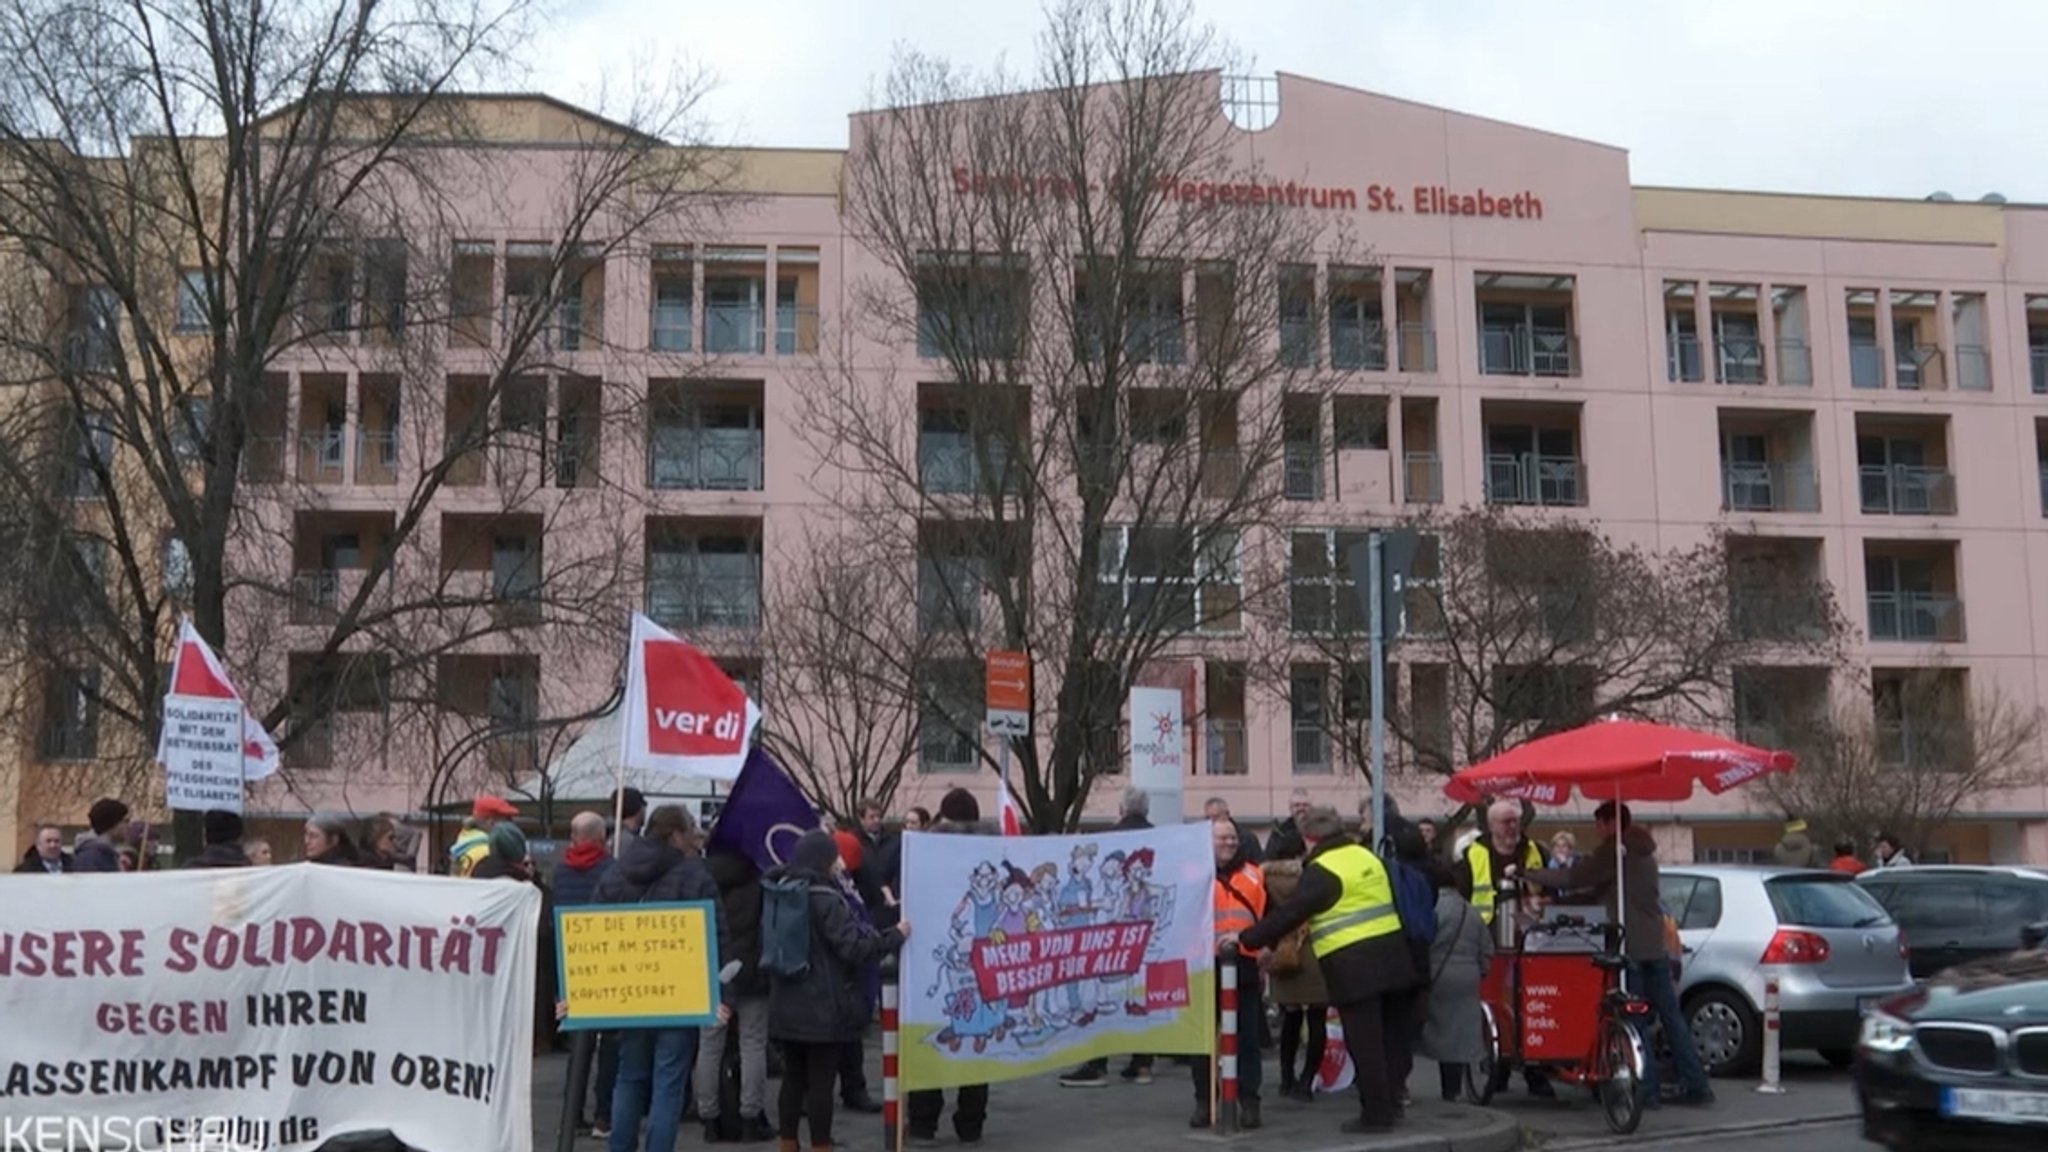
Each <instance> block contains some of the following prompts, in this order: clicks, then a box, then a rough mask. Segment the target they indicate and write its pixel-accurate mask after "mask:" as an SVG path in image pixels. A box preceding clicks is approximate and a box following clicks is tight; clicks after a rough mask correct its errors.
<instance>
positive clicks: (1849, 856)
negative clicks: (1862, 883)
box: [1828, 836, 1864, 876]
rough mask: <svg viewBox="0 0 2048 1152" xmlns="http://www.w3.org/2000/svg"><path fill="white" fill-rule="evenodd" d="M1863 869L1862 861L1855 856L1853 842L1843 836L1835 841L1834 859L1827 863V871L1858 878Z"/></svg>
mask: <svg viewBox="0 0 2048 1152" xmlns="http://www.w3.org/2000/svg"><path fill="white" fill-rule="evenodd" d="M1863 868H1864V865H1863V861H1862V859H1861V858H1860V857H1858V856H1857V855H1856V842H1855V841H1854V840H1851V839H1849V838H1848V837H1846V836H1844V837H1843V838H1842V839H1840V840H1837V841H1835V858H1834V859H1833V860H1830V861H1828V870H1829V871H1832V872H1840V873H1843V874H1844V875H1848V876H1860V875H1862V873H1863Z"/></svg>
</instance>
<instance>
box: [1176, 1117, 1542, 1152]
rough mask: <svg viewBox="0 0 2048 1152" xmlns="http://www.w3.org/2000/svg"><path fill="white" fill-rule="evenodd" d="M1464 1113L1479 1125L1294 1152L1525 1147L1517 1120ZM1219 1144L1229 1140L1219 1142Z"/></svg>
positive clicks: (1504, 1151)
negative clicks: (1476, 1119) (1456, 1129)
mask: <svg viewBox="0 0 2048 1152" xmlns="http://www.w3.org/2000/svg"><path fill="white" fill-rule="evenodd" d="M1461 1111H1463V1112H1465V1113H1469V1114H1471V1115H1474V1116H1476V1117H1477V1118H1478V1121H1479V1122H1478V1123H1476V1124H1472V1125H1469V1126H1464V1125H1461V1126H1460V1129H1459V1130H1458V1131H1453V1132H1414V1131H1409V1132H1402V1131H1399V1130H1396V1131H1394V1132H1389V1133H1387V1134H1385V1135H1379V1136H1355V1137H1350V1138H1348V1139H1346V1140H1343V1141H1340V1142H1338V1143H1334V1144H1319V1145H1311V1146H1308V1147H1304V1148H1300V1149H1296V1150H1294V1152H1516V1150H1517V1149H1519V1148H1521V1147H1522V1126H1521V1125H1520V1124H1519V1123H1517V1122H1516V1121H1515V1118H1514V1117H1512V1116H1510V1115H1508V1114H1507V1113H1505V1112H1499V1111H1495V1110H1494V1109H1492V1108H1475V1107H1470V1106H1464V1107H1462V1108H1461ZM1217 1143H1219V1144H1223V1143H1226V1141H1223V1140H1218V1141H1217ZM1227 1143H1236V1141H1235V1140H1231V1141H1227Z"/></svg>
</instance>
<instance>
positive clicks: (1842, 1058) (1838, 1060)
mask: <svg viewBox="0 0 2048 1152" xmlns="http://www.w3.org/2000/svg"><path fill="white" fill-rule="evenodd" d="M1820 1058H1821V1059H1823V1060H1825V1061H1827V1062H1828V1065H1829V1066H1830V1067H1833V1068H1840V1069H1843V1070H1845V1071H1846V1070H1847V1069H1848V1068H1849V1067H1850V1066H1851V1065H1853V1064H1855V1063H1856V1050H1855V1049H1854V1048H1822V1049H1821V1050H1820Z"/></svg>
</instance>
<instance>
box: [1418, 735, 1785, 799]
mask: <svg viewBox="0 0 2048 1152" xmlns="http://www.w3.org/2000/svg"><path fill="white" fill-rule="evenodd" d="M1796 762H1797V761H1796V758H1795V757H1794V756H1793V755H1792V754H1791V753H1790V752H1774V751H1771V750H1769V749H1766V748H1756V747H1752V746H1750V745H1748V744H1742V743H1738V742H1737V741H1734V740H1729V739H1726V738H1724V737H1720V736H1712V735H1709V734H1707V733H1705V732H1693V731H1690V730H1688V729H1685V728H1673V727H1670V726H1667V725H1664V724H1646V723H1643V722H1641V721H1638V720H1621V719H1607V720H1596V721H1594V722H1593V723H1591V724H1588V725H1586V726H1584V727H1582V728H1574V729H1572V730H1571V731H1569V732H1559V733H1557V734H1556V735H1554V736H1545V737H1543V738H1542V739H1541V740H1532V741H1530V742H1529V743H1527V744H1524V745H1522V746H1521V747H1519V748H1515V749H1513V750H1512V751H1508V752H1504V753H1502V754H1501V755H1499V756H1495V757H1494V758H1493V759H1491V760H1487V761H1483V762H1481V763H1478V764H1474V765H1472V766H1471V767H1470V768H1466V769H1464V770H1462V771H1460V772H1459V773H1458V774H1457V775H1455V776H1452V777H1451V778H1450V780H1449V781H1448V782H1447V783H1445V785H1444V794H1445V795H1447V796H1449V797H1450V798H1451V799H1453V800H1456V801H1457V802H1459V803H1460V804H1476V803H1478V802H1479V801H1480V800H1482V799H1484V798H1485V797H1487V796H1501V797H1506V798H1508V799H1512V800H1527V801H1529V802H1530V803H1533V804H1565V803H1569V802H1570V801H1571V798H1572V793H1573V791H1574V790H1577V791H1578V793H1579V794H1580V795H1581V796H1583V797H1585V798H1586V799H1589V800H1624V801H1636V802H1659V801H1661V802H1666V803H1671V802H1676V801H1680V800H1685V799H1689V798H1690V797H1691V796H1692V793H1693V785H1694V784H1695V783H1697V784H1704V785H1705V786H1706V789H1707V791H1709V792H1712V793H1714V794H1715V795H1717V796H1718V795H1720V794H1721V793H1723V792H1726V791H1728V790H1729V789H1730V788H1734V787H1736V786H1737V785H1740V784H1746V783H1748V782H1749V781H1751V780H1754V779H1756V778H1757V777H1759V776H1762V775H1765V774H1766V773H1770V772H1790V771H1791V770H1792V767H1793V765H1794V764H1795V763H1796Z"/></svg>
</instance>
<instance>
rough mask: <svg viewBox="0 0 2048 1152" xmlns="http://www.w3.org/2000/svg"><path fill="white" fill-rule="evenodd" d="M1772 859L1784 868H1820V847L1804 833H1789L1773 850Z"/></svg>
mask: <svg viewBox="0 0 2048 1152" xmlns="http://www.w3.org/2000/svg"><path fill="white" fill-rule="evenodd" d="M1771 858H1772V859H1773V860H1776V861H1777V862H1778V865H1779V866H1780V867H1783V868H1818V867H1820V845H1818V844H1815V843H1814V842H1813V841H1812V840H1809V839H1807V836H1806V833H1804V832H1787V833H1785V838H1784V839H1783V840H1780V841H1778V846H1777V847H1776V848H1773V849H1771Z"/></svg>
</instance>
